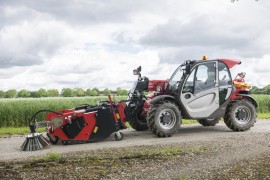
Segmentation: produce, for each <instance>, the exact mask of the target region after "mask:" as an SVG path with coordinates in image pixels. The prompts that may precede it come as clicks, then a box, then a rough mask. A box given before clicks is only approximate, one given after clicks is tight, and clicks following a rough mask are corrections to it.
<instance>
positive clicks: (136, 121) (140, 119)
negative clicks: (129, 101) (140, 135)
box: [128, 106, 148, 131]
mask: <svg viewBox="0 0 270 180" xmlns="http://www.w3.org/2000/svg"><path fill="white" fill-rule="evenodd" d="M142 108H143V106H142V107H141V108H138V109H137V110H135V112H134V113H133V114H134V117H133V118H131V119H129V121H128V122H129V125H130V126H131V127H132V128H133V129H135V130H136V131H145V130H148V126H147V122H146V117H145V116H142V115H141V111H142Z"/></svg>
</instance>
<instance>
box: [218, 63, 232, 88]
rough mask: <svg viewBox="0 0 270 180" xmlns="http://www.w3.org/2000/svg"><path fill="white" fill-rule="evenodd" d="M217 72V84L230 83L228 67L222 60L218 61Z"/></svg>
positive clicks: (224, 84)
mask: <svg viewBox="0 0 270 180" xmlns="http://www.w3.org/2000/svg"><path fill="white" fill-rule="evenodd" d="M218 73H219V78H218V80H219V86H226V85H230V84H231V83H232V79H231V76H230V73H229V69H228V67H227V66H226V65H225V64H224V63H223V62H219V63H218Z"/></svg>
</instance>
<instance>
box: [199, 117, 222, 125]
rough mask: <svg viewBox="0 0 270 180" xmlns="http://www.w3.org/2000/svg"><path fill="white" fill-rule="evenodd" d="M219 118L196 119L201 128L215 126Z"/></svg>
mask: <svg viewBox="0 0 270 180" xmlns="http://www.w3.org/2000/svg"><path fill="white" fill-rule="evenodd" d="M219 120H220V118H216V119H213V120H209V119H198V120H197V121H198V122H199V123H200V124H201V125H203V126H215V125H216V124H217V123H219Z"/></svg>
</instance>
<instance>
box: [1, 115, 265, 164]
mask: <svg viewBox="0 0 270 180" xmlns="http://www.w3.org/2000/svg"><path fill="white" fill-rule="evenodd" d="M122 132H123V134H124V139H123V140H122V141H115V140H114V138H113V136H111V137H109V138H108V139H106V140H104V141H100V142H95V143H86V144H77V145H68V146H65V145H62V144H58V145H50V146H48V147H47V148H45V149H43V150H38V151H34V152H23V151H20V146H21V144H22V143H23V142H24V140H25V138H24V137H8V138H0V161H7V160H24V159H28V158H30V157H35V156H41V155H45V154H47V153H48V152H54V153H68V152H79V151H87V150H95V149H104V148H119V147H131V146H142V145H166V144H175V145H178V144H179V145H181V144H183V145H184V144H185V145H187V144H197V143H200V144H202V143H205V144H209V143H211V142H215V141H224V143H225V142H230V141H232V142H234V143H236V144H237V141H238V139H239V141H240V140H241V141H242V142H246V143H247V144H246V145H247V147H252V144H250V143H252V142H253V141H254V143H255V141H256V137H257V136H258V137H257V138H260V139H261V138H264V139H265V141H263V142H261V143H262V147H260V148H255V150H256V151H258V152H262V153H263V152H266V151H269V150H270V147H269V145H270V144H269V143H270V142H269V141H268V140H269V139H268V140H267V139H266V137H267V138H269V137H270V136H269V134H270V121H263V120H259V121H257V123H256V124H255V126H254V127H253V128H252V129H251V130H249V131H245V132H233V131H231V130H230V129H228V128H227V127H226V126H225V124H224V123H223V122H220V123H219V124H217V125H216V126H215V127H203V126H201V125H199V124H193V125H183V126H182V127H181V128H180V130H179V132H178V133H177V134H175V135H174V136H173V137H170V138H157V137H156V136H154V135H153V134H152V133H150V132H149V131H145V132H137V131H135V130H132V129H126V130H123V131H122ZM245 137H247V138H248V137H252V140H250V141H248V140H246V141H245ZM267 142H268V143H267ZM242 146H243V147H244V145H243V144H242ZM251 149H253V151H254V148H251ZM253 151H252V152H253ZM250 152H251V151H250ZM247 153H248V151H247ZM248 154H250V153H248Z"/></svg>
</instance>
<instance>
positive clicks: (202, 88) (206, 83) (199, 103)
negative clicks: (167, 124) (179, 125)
mask: <svg viewBox="0 0 270 180" xmlns="http://www.w3.org/2000/svg"><path fill="white" fill-rule="evenodd" d="M217 65H218V64H217V62H216V61H212V62H203V63H201V64H198V65H197V66H196V67H195V68H194V69H193V71H192V72H191V74H190V75H189V76H188V77H187V78H186V80H185V82H184V85H183V88H182V93H181V94H180V100H181V103H182V105H183V106H184V108H185V109H186V111H187V113H188V114H189V115H190V116H191V117H192V118H194V119H202V118H208V117H209V116H210V115H211V114H212V113H214V112H215V111H216V110H217V109H218V108H219V106H220V105H219V87H218V68H217V67H218V66H217Z"/></svg>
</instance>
